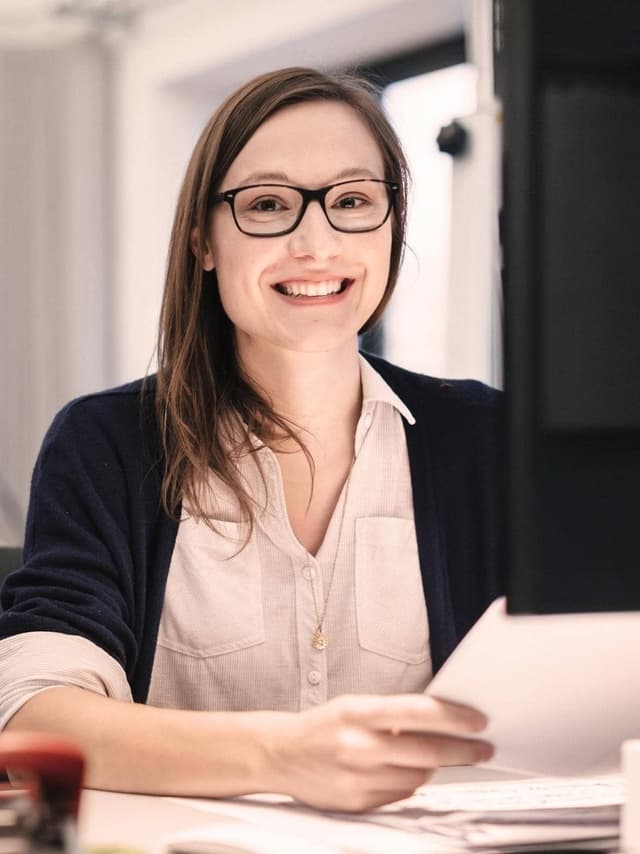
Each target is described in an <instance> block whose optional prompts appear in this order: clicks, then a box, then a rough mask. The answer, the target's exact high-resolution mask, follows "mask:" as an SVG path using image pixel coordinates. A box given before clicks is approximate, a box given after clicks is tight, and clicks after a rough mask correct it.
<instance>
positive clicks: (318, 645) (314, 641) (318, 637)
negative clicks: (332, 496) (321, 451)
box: [309, 457, 355, 650]
mask: <svg viewBox="0 0 640 854" xmlns="http://www.w3.org/2000/svg"><path fill="white" fill-rule="evenodd" d="M354 463H355V457H354V458H353V460H352V461H351V466H350V468H349V474H348V475H347V484H346V487H345V490H344V503H343V505H342V513H341V514H340V527H339V528H338V539H337V542H336V550H335V554H334V555H333V566H332V567H331V575H330V577H329V584H328V586H327V595H326V596H325V597H324V605H323V608H322V615H320V613H319V612H318V602H317V600H316V587H315V584H314V583H313V574H311V575H310V576H309V581H310V582H311V594H312V596H313V608H314V610H315V612H316V620H317V621H318V622H317V625H316V630H315V632H314V633H313V637H312V638H311V646H312V647H314V649H318V650H323V649H326V648H327V643H328V640H327V636H326V634H325V632H324V628H323V623H324V618H325V615H326V613H327V603H328V602H329V594H330V593H331V585H332V584H333V576H334V575H335V571H336V563H337V562H338V552H339V551H340V540H341V539H342V526H343V525H344V517H345V514H346V511H347V501H348V499H349V486H350V485H351V474H352V472H353V464H354Z"/></svg>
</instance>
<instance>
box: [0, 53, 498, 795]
mask: <svg viewBox="0 0 640 854" xmlns="http://www.w3.org/2000/svg"><path fill="white" fill-rule="evenodd" d="M406 184H407V170H406V165H405V161H404V158H403V155H402V151H401V147H400V145H399V143H398V141H397V139H396V136H395V134H394V132H393V129H392V128H391V126H390V125H389V124H388V122H387V121H386V119H385V117H384V115H383V113H382V111H381V109H380V106H379V103H378V100H377V97H376V94H375V92H374V91H373V90H372V89H371V87H370V86H369V85H368V84H367V83H366V82H365V81H363V80H360V79H358V78H355V77H353V76H349V75H327V74H323V73H320V72H317V71H314V70H312V69H304V68H288V69H282V70H279V71H275V72H271V73H269V74H266V75H263V76H261V77H258V78H256V79H254V80H252V81H250V82H249V83H247V84H246V85H245V86H244V87H243V88H242V89H240V90H239V91H238V92H236V93H235V94H233V95H232V96H231V97H230V98H229V99H228V100H227V101H226V102H225V103H224V104H223V105H222V106H221V107H220V109H219V110H218V111H217V112H216V113H215V115H214V116H213V117H212V119H211V121H210V122H209V124H208V125H207V126H206V128H205V129H204V131H203V133H202V135H201V137H200V140H199V141H198V143H197V145H196V147H195V150H194V153H193V156H192V159H191V162H190V164H189V167H188V169H187V174H186V177H185V181H184V184H183V188H182V191H181V195H180V198H179V201H178V205H177V210H176V216H175V222H174V228H173V233H172V237H171V245H170V250H169V265H168V271H167V280H166V286H165V293H164V301H163V308H162V316H161V323H160V335H159V347H158V365H159V367H158V373H157V376H154V377H147V378H146V379H145V380H144V381H139V382H136V383H132V384H130V385H128V386H124V387H122V388H118V389H112V390H110V391H108V392H102V393H98V394H95V395H90V396H88V397H85V398H82V399H80V400H76V401H73V402H72V403H71V404H69V405H68V406H67V407H65V409H63V410H62V412H61V413H60V414H59V415H58V416H57V418H56V419H55V421H54V423H53V425H52V426H51V428H50V430H49V433H48V434H47V437H46V438H45V442H44V445H43V449H42V452H41V455H40V457H39V460H38V463H37V465H36V471H35V475H34V480H33V486H32V497H31V505H30V511H29V521H28V526H27V536H26V541H25V549H24V556H25V564H24V567H22V568H21V569H20V570H19V571H18V572H17V573H15V574H14V575H13V576H11V577H10V579H9V580H8V582H7V584H6V586H5V588H4V591H3V600H2V602H3V606H4V608H5V609H6V610H5V613H4V614H3V615H2V616H1V617H0V638H2V640H0V660H1V661H2V667H1V668H0V674H1V675H0V725H4V726H7V728H9V729H14V728H15V729H21V728H29V729H46V730H49V731H55V732H58V733H60V734H67V735H72V736H73V737H74V738H76V740H77V741H78V742H79V743H80V745H81V746H82V748H83V749H84V750H85V752H86V754H87V758H88V784H89V785H90V786H96V787H99V788H111V789H125V790H127V791H146V792H157V793H165V794H191V795H208V796H231V795H237V794H241V793H248V792H255V791H269V790H271V791H277V792H285V793H288V794H291V795H293V796H294V797H296V798H298V799H300V800H302V801H304V802H305V803H307V804H310V805H312V806H315V807H319V808H331V809H344V810H362V809H367V808H371V807H373V806H376V805H378V804H382V803H386V802H388V801H392V800H395V799H398V798H402V797H405V796H407V795H408V794H409V793H410V792H412V791H413V790H414V789H415V788H416V787H417V786H418V785H420V784H421V783H423V782H424V781H425V780H426V779H427V778H428V777H429V776H430V774H431V773H432V771H433V770H434V769H435V768H436V767H438V766H439V765H442V764H461V763H469V762H474V761H479V760H482V759H483V758H486V757H487V756H488V755H489V754H490V751H491V749H490V747H489V746H488V745H486V744H484V743H483V742H482V741H479V740H477V738H471V737H472V736H474V735H476V734H477V733H478V731H480V730H481V729H482V727H483V725H484V720H483V717H482V715H480V714H479V713H478V712H476V711H474V710H472V709H468V708H463V707H459V706H454V705H452V704H447V703H442V702H438V701H435V700H433V699H431V698H429V697H427V696H425V695H424V693H423V692H424V689H425V687H426V685H427V684H428V682H429V680H430V678H431V676H432V674H433V672H434V671H435V670H436V669H437V668H438V667H439V666H440V665H441V664H442V662H443V660H444V659H445V658H446V656H447V655H448V654H449V653H450V652H451V650H452V649H453V648H454V646H455V645H456V643H457V641H458V640H459V638H460V637H461V636H462V635H463V634H464V633H465V632H466V631H467V629H468V628H469V627H470V625H471V624H472V623H473V622H474V621H475V619H476V618H477V617H478V616H479V615H480V613H481V612H482V611H483V610H484V608H485V607H486V605H487V604H488V603H489V601H491V599H492V598H494V597H495V596H497V595H499V593H500V592H501V580H500V577H499V572H498V566H497V560H496V543H497V531H496V518H497V507H496V495H495V492H496V455H497V445H496V434H495V425H496V400H495V394H494V393H493V392H492V391H491V390H490V389H488V388H486V387H485V386H482V385H481V384H479V383H475V382H466V381H460V382H443V381H440V380H436V379H432V378H429V377H423V376H419V375H417V374H412V373H410V372H407V371H403V370H401V369H399V368H396V367H394V366H393V365H390V364H388V363H386V362H384V361H382V360H380V359H376V358H374V357H371V356H367V355H366V354H360V353H359V352H358V335H359V333H360V332H362V331H363V330H365V329H367V328H369V327H371V326H372V325H373V324H375V322H376V321H377V319H378V318H379V317H380V315H381V313H382V311H383V310H384V307H385V306H386V304H387V303H388V301H389V299H390V297H391V294H392V292H393V289H394V287H395V282H396V278H397V275H398V269H399V265H400V260H401V256H402V248H403V240H404V227H405V199H406ZM51 688H57V689H58V690H55V691H53V690H49V689H51ZM132 701H133V702H132ZM134 746H135V756H136V761H135V763H134V762H133V761H132V756H133V755H134V750H133V748H134Z"/></svg>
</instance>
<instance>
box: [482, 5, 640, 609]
mask: <svg viewBox="0 0 640 854" xmlns="http://www.w3.org/2000/svg"><path fill="white" fill-rule="evenodd" d="M494 23H495V27H494V37H495V72H496V90H497V94H498V96H499V97H500V98H501V100H502V102H503V105H504V203H503V211H502V215H501V217H502V218H501V233H502V241H503V249H504V294H505V349H504V352H505V390H506V456H507V463H506V490H505V492H506V517H507V518H506V523H507V524H506V532H507V533H506V543H505V560H506V570H507V576H508V589H507V593H508V597H507V598H508V608H509V611H510V612H512V613H553V612H574V611H601V610H630V609H632V610H637V609H640V3H639V2H638V0H502V2H497V0H496V3H495V4H494Z"/></svg>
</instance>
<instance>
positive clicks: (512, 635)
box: [427, 598, 640, 775]
mask: <svg viewBox="0 0 640 854" xmlns="http://www.w3.org/2000/svg"><path fill="white" fill-rule="evenodd" d="M427 693H428V694H431V695H433V696H434V697H439V698H441V699H444V700H451V701H454V702H458V703H464V704H466V705H469V706H474V707H475V708H477V709H480V710H481V711H482V712H484V713H485V714H486V715H487V717H488V718H489V726H488V728H487V729H486V730H485V731H484V732H483V733H482V735H481V737H482V738H485V739H487V740H488V741H490V742H492V743H493V745H494V746H495V748H496V752H495V755H494V757H493V758H492V759H491V761H490V762H488V763H486V767H490V768H500V769H507V770H511V771H520V772H524V773H528V774H541V775H547V774H549V775H556V774H559V775H579V774H604V773H608V772H611V771H617V770H619V767H620V746H621V744H622V742H623V741H625V740H626V739H629V738H639V737H640V613H638V612H621V613H600V614H549V615H546V614H545V615H535V616H528V615H527V616H520V615H518V616H510V615H508V614H507V613H506V609H505V600H504V598H502V599H497V600H496V601H495V602H494V603H493V604H492V605H491V606H490V607H489V608H488V609H487V611H486V612H485V614H484V615H483V616H482V617H481V618H480V620H479V621H478V622H477V623H476V624H475V626H473V628H472V629H471V631H470V632H469V633H468V634H467V635H466V637H465V638H463V640H462V642H461V643H460V644H459V646H458V647H457V648H456V649H455V650H454V652H453V654H452V655H451V656H450V657H449V659H448V660H447V661H446V662H445V664H444V666H443V667H442V669H441V670H440V671H439V672H438V673H437V674H436V676H435V677H434V679H433V680H432V681H431V683H430V684H429V686H428V687H427Z"/></svg>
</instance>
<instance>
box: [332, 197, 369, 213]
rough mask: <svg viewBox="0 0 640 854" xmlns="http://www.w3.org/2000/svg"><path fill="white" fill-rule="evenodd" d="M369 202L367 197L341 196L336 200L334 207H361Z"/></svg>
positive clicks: (350, 208) (347, 208) (345, 208)
mask: <svg viewBox="0 0 640 854" xmlns="http://www.w3.org/2000/svg"><path fill="white" fill-rule="evenodd" d="M369 203H370V202H369V199H367V198H362V197H360V196H343V197H342V198H341V199H338V201H337V202H336V207H338V208H341V209H342V210H353V209H355V208H361V207H363V206H364V205H368V204H369Z"/></svg>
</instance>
